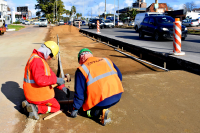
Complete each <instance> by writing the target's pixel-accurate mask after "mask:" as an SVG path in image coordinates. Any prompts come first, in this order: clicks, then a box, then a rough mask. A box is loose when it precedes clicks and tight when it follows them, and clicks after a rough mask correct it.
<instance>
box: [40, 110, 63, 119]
mask: <svg viewBox="0 0 200 133" xmlns="http://www.w3.org/2000/svg"><path fill="white" fill-rule="evenodd" d="M62 112H63V110H59V111H57V112H55V113H53V114H51V115H49V116H47V117H45V118H44V120H48V119H51V118H52V117H54V116H56V115H58V114H60V113H62Z"/></svg>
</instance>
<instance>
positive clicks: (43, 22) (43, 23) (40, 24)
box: [39, 17, 48, 27]
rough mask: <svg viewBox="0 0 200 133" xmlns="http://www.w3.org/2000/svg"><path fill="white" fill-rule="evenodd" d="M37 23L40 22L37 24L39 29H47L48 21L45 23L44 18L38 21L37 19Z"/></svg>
mask: <svg viewBox="0 0 200 133" xmlns="http://www.w3.org/2000/svg"><path fill="white" fill-rule="evenodd" d="M39 22H40V23H39V27H41V26H44V27H47V23H48V21H47V19H46V18H44V17H42V18H40V19H39Z"/></svg>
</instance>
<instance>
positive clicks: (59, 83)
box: [57, 78, 65, 86]
mask: <svg viewBox="0 0 200 133" xmlns="http://www.w3.org/2000/svg"><path fill="white" fill-rule="evenodd" d="M57 84H58V85H59V86H61V85H63V84H65V80H64V79H63V78H57Z"/></svg>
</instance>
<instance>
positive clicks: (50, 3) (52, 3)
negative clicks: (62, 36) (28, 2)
mask: <svg viewBox="0 0 200 133" xmlns="http://www.w3.org/2000/svg"><path fill="white" fill-rule="evenodd" d="M36 1H37V3H38V4H36V5H35V9H40V11H37V12H36V16H38V17H40V15H41V13H42V14H43V15H42V16H43V17H46V18H47V19H48V21H50V19H52V18H53V17H54V14H53V13H54V12H55V13H56V0H36ZM64 7H65V6H64V3H63V1H62V0H57V15H58V19H59V16H61V15H62V14H64V13H65V12H66V9H65V8H64Z"/></svg>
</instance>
